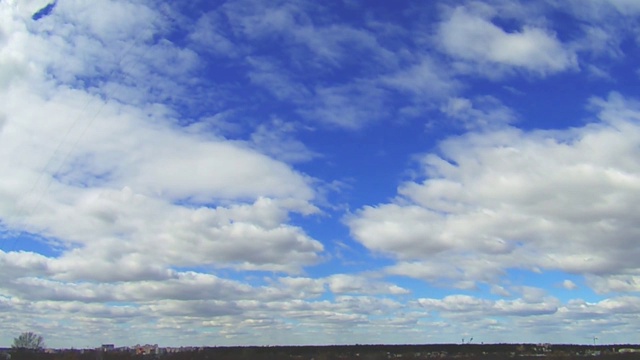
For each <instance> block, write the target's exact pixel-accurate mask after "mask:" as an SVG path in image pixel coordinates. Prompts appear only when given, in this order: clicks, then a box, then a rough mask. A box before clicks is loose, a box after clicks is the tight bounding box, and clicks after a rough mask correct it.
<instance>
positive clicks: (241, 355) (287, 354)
mask: <svg viewBox="0 0 640 360" xmlns="http://www.w3.org/2000/svg"><path fill="white" fill-rule="evenodd" d="M621 348H626V349H631V348H638V347H637V346H635V345H616V346H611V345H601V346H580V345H535V344H487V345H483V344H464V345H458V344H438V345H348V346H347V345H345V346H265V347H260V346H246V347H207V348H200V349H196V350H187V351H180V352H163V351H162V350H160V351H159V353H158V354H147V355H142V354H135V352H134V351H102V350H99V349H98V350H62V351H58V352H55V353H45V352H37V351H13V352H11V353H10V355H11V357H10V359H11V360H27V359H42V360H130V359H131V360H156V359H158V360H244V359H247V360H272V359H273V360H275V359H278V360H286V359H295V360H303V359H305V360H310V359H314V360H333V359H336V360H345V359H362V360H383V359H386V360H389V359H396V360H401V359H468V360H474V359H485V360H486V359H491V360H502V359H514V358H516V359H522V360H527V359H537V360H540V357H541V356H544V357H550V358H561V359H579V358H584V357H589V358H597V359H616V360H626V359H638V358H639V357H640V354H638V353H619V352H618V350H619V349H621Z"/></svg>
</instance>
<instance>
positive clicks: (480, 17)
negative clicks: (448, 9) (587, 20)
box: [438, 6, 576, 75]
mask: <svg viewBox="0 0 640 360" xmlns="http://www.w3.org/2000/svg"><path fill="white" fill-rule="evenodd" d="M438 39H439V42H440V43H441V45H442V48H443V50H444V51H445V52H446V53H447V54H449V55H451V56H453V57H454V58H456V59H460V60H462V61H468V62H470V63H471V64H473V65H471V66H481V67H482V68H485V70H484V71H490V68H487V67H486V66H485V65H486V64H495V65H500V66H505V67H507V68H519V69H523V70H526V71H530V72H532V73H537V74H541V75H545V74H550V73H555V72H560V71H564V70H567V69H571V68H575V67H576V57H575V54H573V53H572V52H571V51H570V50H569V49H567V48H566V47H565V46H563V44H562V43H560V42H559V41H558V40H557V39H556V37H555V35H554V34H552V33H550V32H548V31H546V30H544V29H541V28H538V27H532V26H526V25H525V26H524V27H523V28H522V29H521V31H518V32H506V31H505V30H503V29H501V28H500V27H498V26H497V25H495V24H494V23H492V22H491V19H490V18H488V17H487V15H486V14H475V13H472V12H471V11H470V10H469V9H467V8H465V7H462V6H460V7H457V8H456V9H455V10H453V12H452V14H451V17H450V18H449V19H447V20H445V21H444V22H442V23H441V25H440V28H439V29H438ZM494 71H499V70H494Z"/></svg>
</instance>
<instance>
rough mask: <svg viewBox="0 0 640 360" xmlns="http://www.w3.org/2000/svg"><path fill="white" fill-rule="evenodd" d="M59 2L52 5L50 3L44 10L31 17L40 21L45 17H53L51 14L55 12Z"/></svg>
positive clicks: (55, 1) (55, 0)
mask: <svg viewBox="0 0 640 360" xmlns="http://www.w3.org/2000/svg"><path fill="white" fill-rule="evenodd" d="M57 3H58V1H57V0H54V1H52V2H50V3H48V4H47V5H46V6H45V7H43V8H42V9H40V10H38V11H36V12H35V13H34V14H33V16H31V19H33V20H36V21H37V20H40V19H42V18H43V17H45V16H49V15H51V13H52V12H53V9H54V8H55V7H56V5H57Z"/></svg>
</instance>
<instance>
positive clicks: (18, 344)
mask: <svg viewBox="0 0 640 360" xmlns="http://www.w3.org/2000/svg"><path fill="white" fill-rule="evenodd" d="M11 347H12V348H13V349H17V350H32V351H40V350H44V347H45V344H44V338H43V337H42V336H41V335H38V334H36V333H33V332H30V331H29V332H24V333H22V334H20V336H18V337H17V338H15V339H13V345H11Z"/></svg>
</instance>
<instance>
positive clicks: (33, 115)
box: [0, 2, 323, 281]
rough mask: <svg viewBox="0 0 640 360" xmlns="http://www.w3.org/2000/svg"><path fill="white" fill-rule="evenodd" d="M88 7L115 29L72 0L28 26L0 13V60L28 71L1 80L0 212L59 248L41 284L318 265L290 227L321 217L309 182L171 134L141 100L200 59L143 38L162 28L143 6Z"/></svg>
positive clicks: (162, 109) (238, 146) (266, 162)
mask: <svg viewBox="0 0 640 360" xmlns="http://www.w3.org/2000/svg"><path fill="white" fill-rule="evenodd" d="M95 7H96V8H98V9H100V10H101V11H102V13H101V14H102V15H104V14H109V16H117V18H118V19H119V21H118V22H117V23H112V24H110V25H109V24H107V23H106V22H105V21H104V20H103V19H104V18H109V17H106V16H105V17H100V19H95V18H94V17H95V16H96V14H98V13H97V12H95V11H94V8H91V9H90V8H87V7H86V6H85V5H82V4H79V3H74V2H70V3H69V2H65V3H64V4H59V6H56V8H55V9H54V10H55V11H54V12H53V13H52V15H50V16H47V17H46V18H43V19H42V20H41V21H39V22H38V23H37V24H34V23H33V22H30V19H28V18H22V17H20V16H18V15H16V14H18V12H16V7H15V6H14V5H12V4H3V5H2V6H1V8H0V11H1V14H2V19H3V20H4V21H3V22H2V25H1V26H2V34H3V41H2V47H1V48H0V62H11V63H14V64H15V65H16V66H17V67H18V68H22V69H25V71H23V72H22V73H21V72H17V73H15V74H13V75H10V76H9V77H8V78H7V77H6V76H5V75H2V78H3V79H4V80H3V86H2V89H1V92H0V99H2V100H1V101H2V102H3V103H5V104H8V106H7V107H5V108H4V109H3V112H4V114H6V115H4V116H3V122H2V131H1V132H0V136H1V143H2V146H1V147H0V158H1V159H2V166H0V171H1V172H2V173H3V174H5V176H2V179H3V180H1V181H0V216H1V217H2V219H3V225H4V226H5V227H6V228H7V229H9V230H21V231H28V232H33V233H37V234H40V235H43V236H45V237H50V238H53V239H56V240H55V241H56V242H58V245H59V247H60V248H59V251H60V252H61V254H60V255H59V256H57V257H56V258H50V259H44V261H43V264H46V268H47V271H48V273H46V275H48V276H53V277H55V278H58V279H66V280H82V279H85V280H98V281H116V280H138V279H149V280H153V279H164V278H167V277H169V276H170V275H171V273H170V271H169V268H170V267H172V266H198V265H207V266H212V267H233V268H236V269H247V270H272V271H285V272H300V271H301V269H302V267H304V266H306V265H310V264H314V263H316V262H318V261H319V260H320V257H319V253H320V252H322V251H323V246H322V245H321V244H320V243H319V242H318V241H316V240H314V239H311V238H310V237H309V236H307V235H306V234H305V233H304V231H303V230H302V229H301V228H299V227H295V226H291V225H288V224H287V221H288V214H289V213H290V212H299V213H302V214H312V213H316V212H317V211H318V209H317V208H316V207H315V206H314V205H313V204H312V201H313V200H314V198H315V192H314V190H313V189H312V188H311V180H310V179H309V178H307V177H306V176H304V175H303V174H300V173H298V172H296V171H295V170H293V169H292V168H291V167H290V166H289V165H287V164H286V163H283V162H281V161H278V160H275V159H273V158H271V157H269V156H268V155H264V154H263V153H260V152H259V151H256V150H255V148H251V147H250V146H249V145H248V144H246V143H242V142H232V141H227V140H225V139H223V138H220V137H216V136H215V135H203V134H197V133H194V132H192V131H189V129H186V130H183V129H181V128H179V127H177V126H176V125H175V124H176V123H180V119H178V118H177V114H176V113H174V112H173V110H172V109H171V108H170V107H169V106H166V105H161V104H158V103H156V100H157V99H158V98H157V97H156V95H157V94H158V93H157V92H155V94H154V91H151V92H150V93H149V94H147V93H146V90H147V89H149V88H151V89H165V90H168V89H174V90H175V89H178V92H179V88H180V87H181V86H182V85H180V84H179V83H180V82H181V81H186V80H188V79H189V77H190V76H191V75H190V71H191V70H192V69H193V67H194V66H195V65H193V64H196V63H198V59H197V55H196V54H195V53H193V52H191V51H190V50H184V49H179V48H177V47H176V46H174V45H173V44H171V43H169V42H168V41H164V40H160V41H155V42H154V41H151V37H152V35H153V32H154V31H157V32H158V33H156V34H157V35H159V34H161V32H160V30H159V27H160V25H161V24H163V23H164V22H165V21H166V19H165V18H164V15H162V14H160V13H158V12H156V11H154V10H152V9H151V8H148V7H146V6H145V5H143V4H140V5H131V4H127V3H124V2H116V3H108V4H107V3H104V4H103V3H99V4H98V3H96V4H95ZM102 15H101V16H102ZM67 24H76V26H75V27H73V26H67ZM142 25H144V26H143V29H142V30H140V26H142ZM134 34H135V36H134ZM141 34H142V35H141ZM123 47H124V48H125V50H124V53H125V55H126V58H125V59H123V60H122V61H113V56H114V54H118V53H121V52H122V49H123ZM126 48H128V50H126ZM36 49H37V51H36ZM49 54H50V55H49ZM98 58H103V59H106V61H104V62H102V63H103V64H104V66H103V65H96V64H97V63H100V61H98V60H97V59H98ZM68 59H70V60H68ZM125 63H126V64H125ZM178 69H180V70H178ZM16 74H18V75H16ZM117 74H122V76H120V75H117ZM112 75H113V76H112ZM104 76H111V78H110V81H111V83H105V82H104V81H102V80H101V78H102V77H104ZM85 81H88V82H90V83H92V84H93V85H91V86H90V87H89V88H88V89H87V90H81V89H80V87H81V86H79V85H82V84H83V82H85ZM187 82H188V81H187ZM113 84H118V85H122V87H123V88H127V89H130V90H131V91H132V93H134V94H135V96H133V97H131V98H128V97H126V96H125V97H120V96H118V95H117V94H112V93H111V92H110V91H111V90H109V89H110V87H111V86H112V85H113ZM132 84H135V86H136V87H137V88H136V90H135V91H133V89H134V88H133V87H132ZM165 85H166V87H165ZM147 86H148V87H147ZM75 87H77V88H75ZM103 87H104V88H103ZM162 91H164V90H162ZM114 97H115V98H116V99H115V100H114V99H113V98H114ZM160 97H161V98H162V97H163V96H160ZM9 174H11V175H10V176H9ZM256 179H260V180H259V181H256ZM283 184H286V186H283ZM195 248H197V249H199V250H198V251H196V252H194V251H193V249H195ZM286 254H290V255H292V256H291V257H290V256H287V255H286ZM21 256H24V255H21ZM33 256H36V255H33ZM149 257H151V258H153V259H154V262H147V261H144V259H145V258H149ZM41 260H43V259H41Z"/></svg>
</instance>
